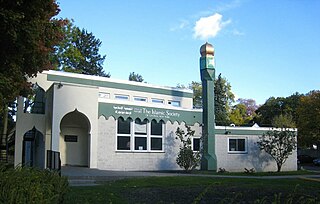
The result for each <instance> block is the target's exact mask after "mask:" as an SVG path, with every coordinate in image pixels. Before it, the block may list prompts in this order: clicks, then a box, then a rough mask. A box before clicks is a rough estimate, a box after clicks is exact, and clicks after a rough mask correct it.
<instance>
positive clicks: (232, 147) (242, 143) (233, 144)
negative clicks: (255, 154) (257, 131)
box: [229, 138, 247, 153]
mask: <svg viewBox="0 0 320 204" xmlns="http://www.w3.org/2000/svg"><path fill="white" fill-rule="evenodd" d="M246 151H247V150H246V139H231V138H229V152H239V153H245V152H246Z"/></svg>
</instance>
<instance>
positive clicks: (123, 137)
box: [117, 117, 164, 152]
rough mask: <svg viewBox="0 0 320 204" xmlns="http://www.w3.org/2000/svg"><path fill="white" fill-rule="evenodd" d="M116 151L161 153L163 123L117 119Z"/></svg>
mask: <svg viewBox="0 0 320 204" xmlns="http://www.w3.org/2000/svg"><path fill="white" fill-rule="evenodd" d="M117 123H118V130H117V150H130V151H138V152H139V151H147V152H148V151H162V150H163V133H164V130H163V128H164V123H163V121H159V122H157V121H156V120H152V121H151V122H149V121H148V120H147V119H145V120H143V121H141V119H140V118H137V119H135V120H134V121H132V120H131V119H130V118H128V119H127V120H124V119H123V118H122V117H119V118H118V121H117Z"/></svg>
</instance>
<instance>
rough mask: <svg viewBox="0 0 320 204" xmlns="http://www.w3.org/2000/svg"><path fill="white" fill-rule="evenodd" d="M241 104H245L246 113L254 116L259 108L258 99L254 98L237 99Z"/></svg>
mask: <svg viewBox="0 0 320 204" xmlns="http://www.w3.org/2000/svg"><path fill="white" fill-rule="evenodd" d="M237 102H238V103H239V104H243V105H244V106H245V107H246V115H247V116H252V117H254V116H255V115H256V113H255V111H256V110H257V109H258V108H259V106H258V105H257V103H256V101H255V100H254V99H251V98H249V99H246V98H239V99H238V100H237Z"/></svg>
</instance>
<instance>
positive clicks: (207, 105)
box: [200, 43, 217, 171]
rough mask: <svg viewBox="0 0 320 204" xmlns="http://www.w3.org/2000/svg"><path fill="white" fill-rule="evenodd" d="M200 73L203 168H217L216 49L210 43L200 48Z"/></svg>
mask: <svg viewBox="0 0 320 204" xmlns="http://www.w3.org/2000/svg"><path fill="white" fill-rule="evenodd" d="M200 54H201V57H200V75H201V82H202V108H203V111H202V124H203V126H202V137H203V155H202V158H201V169H202V170H215V171H216V170H217V158H216V154H215V116H214V78H215V65H214V49H213V46H212V45H211V44H209V43H205V44H204V45H202V46H201V48H200Z"/></svg>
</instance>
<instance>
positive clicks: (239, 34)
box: [232, 29, 245, 36]
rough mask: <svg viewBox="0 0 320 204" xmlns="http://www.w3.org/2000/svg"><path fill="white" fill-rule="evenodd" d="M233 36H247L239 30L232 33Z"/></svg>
mask: <svg viewBox="0 0 320 204" xmlns="http://www.w3.org/2000/svg"><path fill="white" fill-rule="evenodd" d="M232 34H233V35H238V36H242V35H245V33H244V32H241V31H239V30H237V29H234V30H233V31H232Z"/></svg>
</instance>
